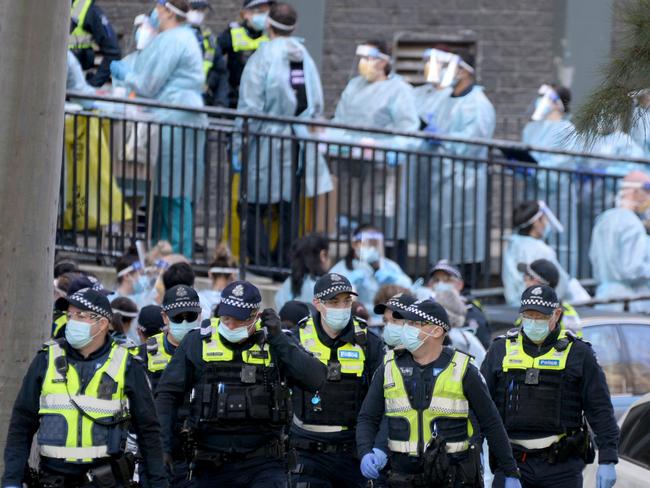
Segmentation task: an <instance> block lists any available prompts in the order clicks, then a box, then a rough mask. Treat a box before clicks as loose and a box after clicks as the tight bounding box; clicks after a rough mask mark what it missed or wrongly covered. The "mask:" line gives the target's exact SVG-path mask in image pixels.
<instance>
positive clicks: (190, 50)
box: [124, 25, 207, 257]
mask: <svg viewBox="0 0 650 488" xmlns="http://www.w3.org/2000/svg"><path fill="white" fill-rule="evenodd" d="M129 58H131V59H129V60H128V63H129V65H130V66H132V69H131V71H130V72H129V73H128V74H127V75H126V78H125V79H124V84H125V85H126V87H127V89H128V90H130V91H133V92H135V93H136V95H138V96H140V97H144V98H152V99H154V100H157V101H159V102H162V103H171V104H179V105H186V106H189V107H203V97H202V92H203V80H204V74H203V57H202V54H201V48H200V47H199V45H198V43H197V42H196V37H195V35H194V31H193V30H192V29H191V27H189V26H187V25H181V26H179V27H175V28H173V29H169V30H166V31H163V32H161V33H159V34H158V35H157V36H156V37H155V38H154V39H153V40H152V41H151V42H150V43H149V44H148V45H147V46H146V47H145V48H144V49H142V50H141V51H138V52H137V53H133V54H132V55H130V56H129ZM153 115H154V117H155V119H156V120H157V121H158V122H161V123H163V124H164V123H169V124H178V125H183V126H191V127H171V126H168V125H162V126H161V128H160V154H159V158H158V159H159V162H158V168H157V171H156V173H154V175H153V176H152V178H153V180H154V181H155V184H156V193H157V195H158V196H159V197H161V198H158V199H156V200H155V202H154V203H155V206H154V219H153V221H154V222H153V224H154V229H153V234H154V239H167V240H169V241H171V243H172V246H173V248H174V251H175V252H180V253H182V254H184V255H186V256H188V257H191V256H192V253H193V245H194V222H193V210H192V206H193V202H196V201H198V199H199V198H201V194H202V189H203V175H204V169H205V157H204V155H205V130H203V129H204V128H205V127H206V126H207V116H206V115H205V114H199V113H193V112H184V111H180V110H168V109H154V110H153Z"/></svg>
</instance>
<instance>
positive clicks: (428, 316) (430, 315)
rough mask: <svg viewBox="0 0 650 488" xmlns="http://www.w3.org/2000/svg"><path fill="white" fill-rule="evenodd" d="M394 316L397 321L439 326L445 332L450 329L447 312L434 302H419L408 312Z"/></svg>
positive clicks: (398, 312)
mask: <svg viewBox="0 0 650 488" xmlns="http://www.w3.org/2000/svg"><path fill="white" fill-rule="evenodd" d="M393 316H394V317H395V318H397V319H403V320H411V321H413V322H423V323H426V324H431V325H439V326H440V327H442V328H443V329H445V331H448V330H449V328H450V326H449V316H448V315H447V312H446V311H445V309H444V308H443V307H442V305H440V304H439V303H438V302H436V301H434V300H429V299H428V300H417V301H416V302H413V304H412V305H410V306H409V307H408V308H407V309H406V310H400V311H395V312H393Z"/></svg>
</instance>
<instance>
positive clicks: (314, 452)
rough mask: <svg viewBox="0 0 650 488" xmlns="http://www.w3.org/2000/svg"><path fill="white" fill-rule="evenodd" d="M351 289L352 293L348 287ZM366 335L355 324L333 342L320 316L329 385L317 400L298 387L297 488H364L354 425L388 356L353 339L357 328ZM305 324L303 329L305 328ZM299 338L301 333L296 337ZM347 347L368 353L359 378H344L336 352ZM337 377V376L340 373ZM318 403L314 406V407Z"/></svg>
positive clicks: (365, 339) (368, 340) (371, 343)
mask: <svg viewBox="0 0 650 488" xmlns="http://www.w3.org/2000/svg"><path fill="white" fill-rule="evenodd" d="M350 288H351V287H350ZM355 321H356V322H357V324H358V328H360V327H359V324H362V327H363V328H364V329H365V323H360V321H359V319H357V318H352V319H350V323H348V325H347V326H346V327H345V329H343V330H342V331H341V334H340V335H339V336H338V337H336V338H335V339H332V338H331V337H330V336H328V335H327V334H326V333H325V331H324V330H323V326H322V324H321V316H320V314H319V313H316V314H315V315H314V317H313V326H314V329H315V331H316V334H317V335H318V340H319V341H320V342H321V343H322V344H323V345H325V346H327V347H328V348H329V349H330V350H331V354H330V358H332V360H330V363H329V368H328V369H329V371H330V372H329V373H328V379H327V382H326V383H325V385H324V386H323V388H321V389H320V390H319V391H318V394H317V395H314V393H312V392H309V391H304V390H302V389H301V388H299V387H296V388H294V389H293V404H294V415H295V419H297V420H298V422H299V423H300V424H301V425H302V426H299V425H298V424H297V422H296V420H295V419H294V422H293V423H292V425H291V431H290V445H291V446H292V447H294V448H295V449H296V450H297V452H298V466H297V468H296V470H295V471H294V475H293V476H292V483H293V486H295V487H296V488H300V487H303V486H304V487H311V488H321V487H322V488H335V487H339V486H349V487H352V486H365V479H364V478H363V477H362V476H361V472H360V471H359V459H357V457H356V443H355V433H356V430H355V428H356V421H357V416H358V413H359V410H360V409H361V404H362V402H363V399H364V398H365V396H366V392H367V391H368V387H369V386H370V380H371V378H372V374H373V372H374V371H375V370H376V369H377V367H378V366H380V365H381V363H382V359H383V356H384V349H383V348H384V344H383V341H382V340H381V339H380V338H379V337H377V336H376V335H375V334H371V333H367V332H365V331H363V332H362V333H360V334H355V327H354V322H355ZM305 324H306V321H303V322H302V323H301V324H300V326H301V327H305ZM295 335H296V336H299V335H300V331H299V330H297V331H295ZM346 344H352V345H355V344H358V345H359V346H360V347H361V348H362V349H363V351H364V354H365V361H364V365H363V374H362V375H361V376H360V377H357V376H355V375H351V374H341V373H340V363H339V361H338V355H337V351H338V350H339V348H341V347H343V346H345V345H346ZM337 367H338V368H339V369H338V370H339V373H338V374H336V369H337ZM316 401H317V403H312V402H316ZM323 426H340V427H343V428H344V429H341V430H340V431H338V432H319V430H323V429H322V427H323Z"/></svg>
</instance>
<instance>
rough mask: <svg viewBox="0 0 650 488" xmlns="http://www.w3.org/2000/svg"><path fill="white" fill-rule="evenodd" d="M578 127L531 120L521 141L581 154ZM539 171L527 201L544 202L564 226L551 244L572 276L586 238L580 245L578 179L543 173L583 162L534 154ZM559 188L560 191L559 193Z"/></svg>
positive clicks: (570, 176)
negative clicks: (555, 247) (576, 128)
mask: <svg viewBox="0 0 650 488" xmlns="http://www.w3.org/2000/svg"><path fill="white" fill-rule="evenodd" d="M574 131H575V127H574V126H573V124H572V123H571V121H569V120H568V119H561V120H540V121H531V122H528V124H526V126H525V127H524V130H523V133H522V138H521V139H522V142H524V143H525V144H530V145H532V146H539V147H545V148H549V149H559V150H566V151H581V150H582V149H583V147H582V144H581V143H580V142H579V141H578V139H577V138H576V137H575V135H574ZM531 154H532V156H533V157H534V158H535V159H536V160H537V162H538V163H539V166H540V170H538V171H537V173H536V176H537V178H536V179H533V180H532V181H530V180H529V181H528V185H527V187H528V188H527V192H526V194H525V195H524V197H523V199H525V200H533V199H534V200H544V201H545V202H546V204H547V205H548V206H549V208H550V209H551V210H552V211H553V213H554V214H555V216H556V217H557V218H558V220H559V221H560V222H561V223H562V225H563V226H564V232H563V233H561V234H559V235H557V234H555V235H553V236H552V238H551V244H552V245H554V246H557V249H558V256H559V261H560V263H562V265H563V266H564V267H565V268H567V269H568V270H569V272H570V273H571V274H572V275H576V274H577V272H578V249H582V250H583V251H585V252H586V246H587V243H588V242H589V241H588V237H587V236H582V242H581V243H579V242H578V239H577V238H576V237H577V235H578V179H577V177H576V176H575V175H571V174H568V173H557V172H548V171H544V170H543V169H542V168H549V169H568V170H576V169H578V167H579V166H580V164H581V160H580V159H579V158H576V157H574V156H567V155H561V154H549V153H543V152H539V151H532V152H531ZM558 188H559V189H560V191H558ZM569 236H571V237H569Z"/></svg>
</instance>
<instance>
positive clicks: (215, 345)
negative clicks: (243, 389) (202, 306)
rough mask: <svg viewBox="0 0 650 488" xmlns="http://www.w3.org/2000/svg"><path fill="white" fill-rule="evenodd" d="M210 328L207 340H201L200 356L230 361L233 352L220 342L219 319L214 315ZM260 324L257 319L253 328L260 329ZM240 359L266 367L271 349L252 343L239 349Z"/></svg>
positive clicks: (268, 363)
mask: <svg viewBox="0 0 650 488" xmlns="http://www.w3.org/2000/svg"><path fill="white" fill-rule="evenodd" d="M210 328H211V329H212V335H211V336H210V339H209V340H204V341H203V351H202V353H201V357H202V358H203V360H204V361H205V362H208V363H209V362H214V361H232V360H233V359H234V357H235V353H234V352H233V351H232V349H228V348H227V347H226V346H225V345H224V344H223V343H222V342H221V336H220V335H219V319H218V318H216V317H214V318H212V319H210ZM261 328H262V325H261V324H260V322H259V321H257V323H256V324H255V329H256V330H260V329H261ZM241 358H242V361H243V362H244V363H246V364H256V365H261V366H265V367H268V366H270V364H271V362H272V360H271V351H269V350H267V349H263V348H262V347H260V345H259V344H254V345H253V347H251V348H250V349H245V350H243V351H241Z"/></svg>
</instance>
